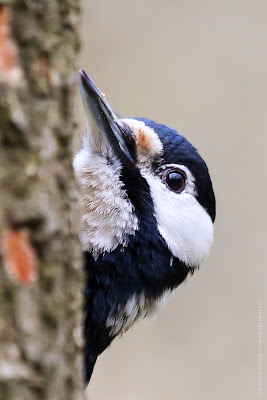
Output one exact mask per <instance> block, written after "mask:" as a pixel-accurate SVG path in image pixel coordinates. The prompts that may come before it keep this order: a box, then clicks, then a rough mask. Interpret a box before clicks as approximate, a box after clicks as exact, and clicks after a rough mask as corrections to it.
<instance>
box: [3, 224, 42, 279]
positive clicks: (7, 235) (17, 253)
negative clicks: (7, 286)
mask: <svg viewBox="0 0 267 400" xmlns="http://www.w3.org/2000/svg"><path fill="white" fill-rule="evenodd" d="M2 250H3V258H4V266H5V268H6V271H7V273H8V275H9V276H10V277H11V279H12V280H14V281H15V282H16V283H18V284H21V285H25V284H30V283H33V282H34V281H35V280H36V279H37V256H36V252H35V250H34V248H33V247H32V244H31V242H30V239H29V232H28V231H27V230H25V229H20V230H16V229H6V230H5V231H4V232H3V234H2Z"/></svg>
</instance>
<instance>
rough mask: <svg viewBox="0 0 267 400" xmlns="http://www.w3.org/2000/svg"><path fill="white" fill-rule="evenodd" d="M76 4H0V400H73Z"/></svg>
mask: <svg viewBox="0 0 267 400" xmlns="http://www.w3.org/2000/svg"><path fill="white" fill-rule="evenodd" d="M79 14H80V7H79V1H77V0H14V1H5V2H1V0H0V236H1V237H0V239H1V254H0V399H1V400H2V399H5V400H11V399H12V400H13V399H16V400H18V399H19V400H26V399H27V400H33V399H38V400H40V399H55V400H61V399H62V400H63V399H64V400H68V399H73V400H79V399H82V398H83V389H82V378H81V365H82V362H81V355H80V352H81V345H82V343H81V329H80V327H81V309H82V306H81V304H82V276H81V275H82V274H81V249H80V244H79V240H78V238H77V235H76V232H77V227H76V221H77V220H78V218H77V215H76V210H75V196H76V194H75V190H76V189H75V182H74V178H73V171H72V138H73V135H74V130H75V121H74V117H73V100H74V95H75V93H74V90H75V87H76V78H75V62H76V57H77V52H78V49H79V35H78V24H79V22H80V21H79Z"/></svg>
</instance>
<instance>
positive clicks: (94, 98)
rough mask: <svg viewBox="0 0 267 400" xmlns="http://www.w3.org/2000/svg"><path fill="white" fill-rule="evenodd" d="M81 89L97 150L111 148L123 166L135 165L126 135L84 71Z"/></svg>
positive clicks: (82, 72)
mask: <svg viewBox="0 0 267 400" xmlns="http://www.w3.org/2000/svg"><path fill="white" fill-rule="evenodd" d="M79 87H80V92H81V97H82V100H83V106H84V110H85V114H86V119H87V124H88V130H89V134H90V135H91V137H90V138H89V139H91V140H92V142H93V143H94V146H95V148H96V149H98V150H99V151H101V149H102V150H103V148H107V149H109V148H110V147H111V149H112V151H113V153H114V154H115V155H116V156H117V157H118V158H119V160H120V161H121V162H122V163H123V165H126V164H129V163H131V164H132V163H133V158H132V156H131V154H130V152H129V150H128V148H127V146H126V143H125V139H126V136H125V135H126V133H125V131H124V129H123V128H122V126H121V124H120V120H119V118H118V117H117V116H116V114H115V113H114V111H113V110H112V108H111V107H110V105H109V104H108V102H107V100H106V99H105V96H104V95H103V94H102V93H101V92H100V90H99V89H98V87H97V86H96V85H95V84H94V82H93V81H92V80H91V79H90V78H89V76H88V75H87V74H86V73H85V72H84V71H83V70H82V69H80V70H79Z"/></svg>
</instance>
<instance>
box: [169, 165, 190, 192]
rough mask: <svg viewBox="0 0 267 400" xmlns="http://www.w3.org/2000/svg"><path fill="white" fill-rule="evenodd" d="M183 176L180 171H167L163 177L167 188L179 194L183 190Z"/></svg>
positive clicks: (184, 179)
mask: <svg viewBox="0 0 267 400" xmlns="http://www.w3.org/2000/svg"><path fill="white" fill-rule="evenodd" d="M185 181H186V178H185V175H184V173H183V172H181V171H176V170H172V171H168V172H167V174H166V175H165V182H166V184H167V185H168V186H169V188H170V189H171V190H172V191H174V192H176V193H181V192H182V191H183V190H184V188H185Z"/></svg>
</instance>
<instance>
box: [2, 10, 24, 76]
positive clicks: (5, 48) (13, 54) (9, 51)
mask: <svg viewBox="0 0 267 400" xmlns="http://www.w3.org/2000/svg"><path fill="white" fill-rule="evenodd" d="M10 21H11V9H10V7H9V6H7V5H0V74H1V75H3V76H4V77H5V78H11V79H12V78H13V79H14V78H16V77H18V75H19V72H20V70H19V68H18V65H17V56H18V52H17V48H16V46H15V43H14V41H13V40H12V35H11V29H10Z"/></svg>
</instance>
